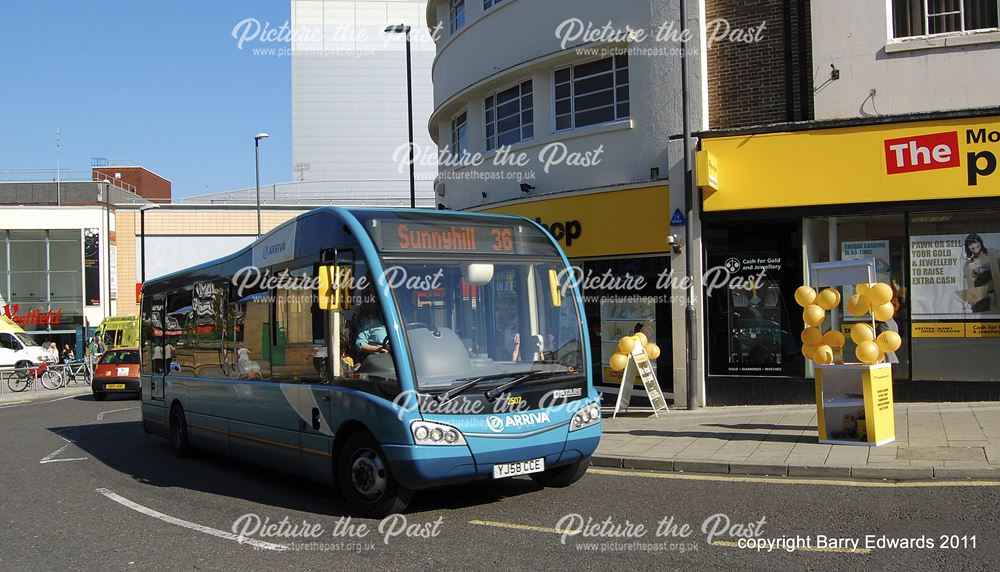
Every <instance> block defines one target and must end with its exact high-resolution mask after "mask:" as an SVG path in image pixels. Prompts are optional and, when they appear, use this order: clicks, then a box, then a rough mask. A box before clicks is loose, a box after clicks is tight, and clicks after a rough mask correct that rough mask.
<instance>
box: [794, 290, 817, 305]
mask: <svg viewBox="0 0 1000 572" xmlns="http://www.w3.org/2000/svg"><path fill="white" fill-rule="evenodd" d="M814 300H816V291H815V290H813V289H812V288H810V287H809V286H799V287H798V289H797V290H795V302H796V303H798V305H799V306H802V307H803V308H805V307H806V306H808V305H810V304H812V303H813V301H814Z"/></svg>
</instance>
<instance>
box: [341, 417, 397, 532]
mask: <svg viewBox="0 0 1000 572" xmlns="http://www.w3.org/2000/svg"><path fill="white" fill-rule="evenodd" d="M337 482H338V483H339V485H340V491H341V493H342V494H343V495H344V499H345V500H346V501H347V502H348V504H350V505H351V508H352V509H353V510H354V511H355V512H356V513H357V514H358V515H360V516H364V517H368V518H383V517H386V516H388V515H390V514H395V513H398V512H402V511H403V510H404V509H406V506H407V505H408V504H410V499H411V498H412V497H413V491H412V490H410V489H407V488H405V487H403V486H402V485H400V484H399V482H398V481H396V479H395V477H393V476H392V471H391V470H390V469H389V463H388V462H387V461H386V459H385V454H384V453H383V452H382V448H381V447H379V446H378V442H377V441H375V438H374V437H373V436H372V435H370V434H369V433H365V432H362V433H355V434H354V435H351V436H350V437H348V438H347V440H346V441H344V444H343V446H342V447H341V450H340V456H339V457H338V458H337Z"/></svg>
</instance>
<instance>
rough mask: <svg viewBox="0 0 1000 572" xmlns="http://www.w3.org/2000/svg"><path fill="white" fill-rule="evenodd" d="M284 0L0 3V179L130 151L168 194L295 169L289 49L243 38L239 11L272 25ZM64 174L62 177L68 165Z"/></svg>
mask: <svg viewBox="0 0 1000 572" xmlns="http://www.w3.org/2000/svg"><path fill="white" fill-rule="evenodd" d="M289 4H290V3H289V2H288V1H285V0H269V1H264V0H245V1H232V0H229V1H221V0H212V1H201V2H195V1H193V0H184V1H151V0H128V1H126V0H120V1H108V0H87V1H55V0H32V1H22V2H4V3H3V7H2V8H0V180H15V179H28V178H32V179H34V178H45V177H46V176H49V177H51V178H54V176H55V175H54V173H52V174H50V175H49V174H46V173H41V174H37V173H33V174H30V175H29V174H26V173H22V174H20V176H19V175H18V174H17V173H15V174H4V173H3V171H4V170H8V169H46V168H51V169H54V168H55V163H56V158H55V155H56V153H55V133H56V128H57V127H58V128H59V129H60V130H61V132H62V161H61V163H62V169H64V170H71V171H74V172H73V173H71V175H74V178H80V177H82V176H84V175H85V174H86V173H84V172H83V171H86V172H88V173H89V169H90V164H91V158H92V157H104V158H108V159H112V160H130V161H134V162H137V163H139V164H141V165H143V166H145V167H147V168H149V169H151V170H153V171H155V172H156V173H158V174H159V175H161V176H163V177H166V178H167V179H170V180H171V182H172V183H173V193H174V196H175V197H178V196H186V195H192V194H200V193H203V192H206V191H207V192H218V191H226V190H231V189H235V188H242V187H251V186H253V184H254V158H253V136H254V134H255V133H257V132H258V131H267V132H268V133H269V134H270V135H271V138H270V139H268V140H267V141H264V142H262V144H261V183H262V184H267V183H272V182H283V181H288V180H291V179H292V166H291V60H290V59H289V58H288V57H278V56H274V55H268V56H264V55H254V54H253V53H252V52H251V50H252V48H253V47H290V46H288V45H287V44H278V43H270V44H266V45H265V44H262V43H258V42H253V43H248V44H246V45H245V46H244V47H243V49H242V50H240V49H238V47H237V41H236V40H235V39H234V38H233V37H232V33H233V28H234V27H235V26H236V25H237V23H238V22H240V21H242V20H244V19H246V18H255V19H256V20H257V21H259V22H260V23H261V24H263V23H265V22H270V24H271V26H273V27H279V26H281V24H282V23H284V22H285V21H287V20H289ZM64 178H70V177H67V176H64Z"/></svg>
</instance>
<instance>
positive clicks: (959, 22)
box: [892, 0, 1000, 38]
mask: <svg viewBox="0 0 1000 572" xmlns="http://www.w3.org/2000/svg"><path fill="white" fill-rule="evenodd" d="M998 5H1000V1H998V0H892V18H893V37H896V38H907V37H910V36H924V35H928V34H947V33H950V32H968V31H971V30H986V29H990V28H996V27H997V25H998V22H997V13H998V9H997V8H998Z"/></svg>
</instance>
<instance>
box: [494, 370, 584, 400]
mask: <svg viewBox="0 0 1000 572" xmlns="http://www.w3.org/2000/svg"><path fill="white" fill-rule="evenodd" d="M565 376H575V377H583V374H581V373H574V372H569V371H538V370H535V371H533V372H531V373H529V374H528V375H525V376H522V377H519V378H517V379H515V380H512V381H509V382H507V383H505V384H503V385H501V386H500V387H497V388H496V389H491V390H489V391H487V392H486V399H489V400H490V401H492V400H494V399H496V398H497V397H499V396H501V395H503V394H504V392H505V391H507V390H508V389H511V388H513V387H515V386H518V385H520V384H522V383H524V382H526V381H537V380H539V379H545V378H549V377H565Z"/></svg>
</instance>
